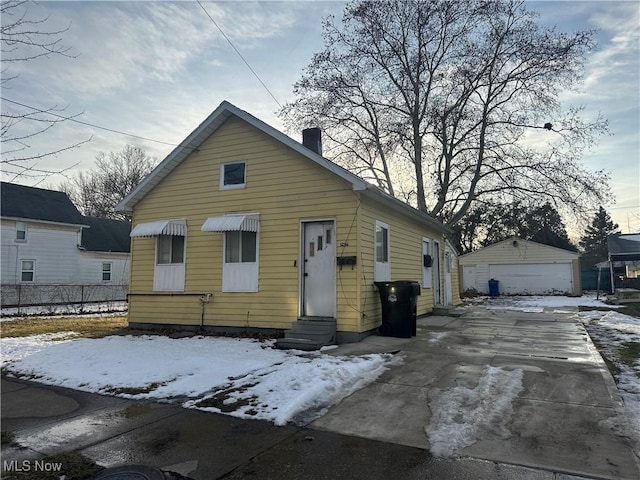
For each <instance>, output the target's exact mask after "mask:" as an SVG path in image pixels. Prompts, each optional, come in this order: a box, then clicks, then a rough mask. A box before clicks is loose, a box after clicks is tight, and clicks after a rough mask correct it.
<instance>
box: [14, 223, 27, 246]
mask: <svg viewBox="0 0 640 480" xmlns="http://www.w3.org/2000/svg"><path fill="white" fill-rule="evenodd" d="M26 241H27V222H16V242H26Z"/></svg>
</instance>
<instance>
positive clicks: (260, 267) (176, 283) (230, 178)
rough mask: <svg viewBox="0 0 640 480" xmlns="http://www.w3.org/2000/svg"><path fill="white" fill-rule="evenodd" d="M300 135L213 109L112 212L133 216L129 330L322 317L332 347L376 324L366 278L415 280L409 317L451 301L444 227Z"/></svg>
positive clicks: (454, 291) (451, 254)
mask: <svg viewBox="0 0 640 480" xmlns="http://www.w3.org/2000/svg"><path fill="white" fill-rule="evenodd" d="M305 135H306V137H305V139H304V140H303V143H304V145H303V144H301V143H298V142H296V141H294V140H293V139H291V138H290V137H288V136H286V135H284V134H283V133H281V132H280V131H278V130H276V129H274V128H273V127H270V126H269V125H267V124H265V123H264V122H262V121H261V120H259V119H257V118H255V117H254V116H252V115H250V114H249V113H247V112H245V111H243V110H240V109H239V108H237V107H235V106H234V105H231V104H230V103H228V102H223V103H222V104H221V105H220V106H219V107H218V108H217V109H216V110H215V111H214V112H213V113H212V114H211V115H210V116H209V117H208V118H207V119H206V120H205V121H204V122H203V123H202V124H201V125H200V126H198V128H196V129H195V131H194V132H193V133H191V135H189V136H188V137H187V138H186V139H185V140H184V141H183V142H182V143H181V144H180V145H179V146H178V147H176V149H175V150H174V151H173V152H171V153H170V154H169V156H167V157H166V158H165V159H164V160H163V161H162V162H161V163H160V164H159V165H158V166H157V167H156V168H155V170H153V172H152V173H151V174H149V175H148V176H147V177H146V178H145V179H144V180H143V181H142V182H141V183H140V185H139V186H138V187H137V188H136V189H135V190H133V191H132V192H131V194H129V195H128V196H127V197H126V198H125V199H124V200H123V201H122V202H121V203H120V204H119V205H118V209H119V210H120V211H123V212H128V213H130V214H132V216H133V223H132V225H133V229H132V231H131V236H132V238H133V241H132V246H131V283H130V291H129V324H130V325H131V326H132V327H137V328H158V327H163V328H183V329H203V330H210V331H228V332H234V331H235V332H239V331H251V332H259V331H264V332H269V333H273V332H277V331H283V330H287V329H291V328H292V326H293V325H294V324H295V323H296V322H297V321H298V320H300V321H305V320H307V321H308V320H325V321H327V322H329V323H330V324H332V325H333V327H332V328H333V335H332V337H333V338H331V340H335V341H337V342H339V343H343V342H352V341H358V340H360V339H362V338H363V337H365V336H366V335H368V334H370V333H373V332H375V331H376V329H377V328H378V327H379V326H380V324H381V306H380V299H379V296H378V292H377V289H376V287H375V285H374V282H375V281H385V280H401V279H402V280H414V281H417V282H419V283H420V285H421V287H422V288H421V294H420V296H418V297H417V313H418V315H421V314H426V313H429V312H430V311H432V309H433V308H434V305H447V304H457V303H459V301H460V298H459V293H458V288H452V286H453V285H456V286H457V285H458V277H457V268H456V264H457V261H456V257H455V251H454V249H453V248H452V247H451V245H450V244H449V242H448V241H447V235H448V234H449V233H450V230H449V229H448V228H447V227H445V226H444V225H442V224H441V223H440V222H438V221H437V220H435V219H434V218H433V217H431V216H429V215H426V214H424V213H422V212H419V211H418V210H416V209H414V208H412V207H410V206H408V205H406V204H405V203H403V202H401V201H399V200H397V199H395V198H393V197H391V196H389V195H387V194H385V193H384V192H382V191H381V190H379V189H377V188H375V187H373V186H371V185H369V184H368V183H366V182H365V181H363V180H362V179H360V178H359V177H357V176H356V175H353V174H351V173H350V172H348V171H347V170H345V169H343V168H341V167H339V166H337V165H336V164H334V163H332V162H330V161H329V160H327V159H325V158H324V157H322V155H321V145H320V144H321V141H320V136H319V131H318V130H317V129H309V130H306V131H305ZM305 145H307V146H305ZM427 255H428V256H430V257H431V258H428V257H426V256H427ZM326 342H327V340H326V339H325V340H324V342H322V343H326Z"/></svg>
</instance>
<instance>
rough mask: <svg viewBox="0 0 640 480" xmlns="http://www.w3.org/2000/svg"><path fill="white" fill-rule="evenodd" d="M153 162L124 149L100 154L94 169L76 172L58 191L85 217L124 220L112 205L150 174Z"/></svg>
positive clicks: (138, 151) (142, 153)
mask: <svg viewBox="0 0 640 480" xmlns="http://www.w3.org/2000/svg"><path fill="white" fill-rule="evenodd" d="M156 163H157V162H156V161H155V160H154V159H152V158H151V157H149V156H148V155H147V154H146V153H145V151H144V150H142V149H141V148H138V147H132V146H131V145H126V146H125V147H124V148H123V149H122V150H121V151H119V152H115V153H114V152H109V153H108V154H107V153H104V152H100V153H99V154H98V155H96V164H95V167H94V168H93V169H91V170H89V171H88V172H79V173H78V174H76V175H75V176H74V177H72V178H71V179H70V180H68V181H67V182H64V183H62V184H61V185H60V186H59V187H58V189H59V190H61V191H63V192H65V193H66V194H67V195H69V198H71V200H72V201H73V203H75V205H76V207H78V209H79V210H80V211H81V212H82V213H83V214H84V215H87V216H90V217H103V218H115V219H125V218H127V217H126V215H122V214H119V213H117V212H116V211H115V207H116V205H118V203H120V201H121V200H122V199H123V198H124V197H125V196H126V195H127V194H128V193H129V192H131V190H133V189H134V188H135V187H136V186H137V185H138V184H139V183H140V182H141V181H142V179H144V177H145V176H147V175H148V174H149V172H151V170H153V167H154V166H155V164H156Z"/></svg>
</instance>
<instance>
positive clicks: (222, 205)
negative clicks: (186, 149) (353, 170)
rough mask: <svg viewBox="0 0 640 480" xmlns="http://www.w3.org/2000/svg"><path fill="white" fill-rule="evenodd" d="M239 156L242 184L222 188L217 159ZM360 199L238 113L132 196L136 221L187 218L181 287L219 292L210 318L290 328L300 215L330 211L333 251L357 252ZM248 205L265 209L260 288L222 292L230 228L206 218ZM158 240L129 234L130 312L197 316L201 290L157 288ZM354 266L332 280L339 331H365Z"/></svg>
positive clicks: (143, 317)
mask: <svg viewBox="0 0 640 480" xmlns="http://www.w3.org/2000/svg"><path fill="white" fill-rule="evenodd" d="M235 160H243V161H246V188H243V189H238V190H220V189H219V184H220V164H222V163H228V162H232V161H235ZM356 206H357V196H356V194H355V193H354V192H353V191H352V190H351V185H350V184H349V183H347V182H345V181H343V180H341V179H339V178H337V177H336V176H335V175H333V174H331V173H330V172H329V171H327V170H326V169H324V168H322V167H320V166H318V165H316V164H315V163H313V162H311V161H310V160H308V159H306V158H304V157H302V156H301V155H299V154H297V153H295V152H294V151H292V150H290V149H288V148H287V147H286V146H284V145H282V144H281V143H279V142H277V141H276V140H274V139H272V138H271V137H269V136H268V135H266V134H264V133H262V132H260V131H259V130H257V129H255V128H253V127H251V126H250V125H248V124H246V123H245V122H243V121H242V120H240V119H237V118H235V117H232V118H231V119H230V120H228V121H227V122H226V123H225V124H224V125H222V126H221V127H220V128H219V129H218V130H217V131H216V133H215V134H214V135H212V136H211V137H210V138H209V139H207V140H205V141H204V143H203V144H202V145H201V146H200V148H199V149H198V150H197V151H195V152H194V153H192V154H191V155H190V156H189V157H187V158H186V159H185V160H184V161H183V162H182V163H181V164H180V165H179V166H178V167H176V169H175V170H174V171H173V172H172V173H171V174H170V175H168V176H167V177H166V178H165V179H164V180H163V181H162V182H161V183H160V184H159V185H158V186H156V187H155V188H154V189H153V190H151V191H150V192H149V193H148V194H147V195H146V196H145V197H144V198H143V199H142V200H141V201H140V202H139V203H138V204H137V205H136V206H135V209H134V225H135V224H137V223H140V222H150V221H154V220H159V219H170V218H186V220H187V239H186V241H187V249H186V258H185V261H186V275H185V289H184V291H185V294H202V293H213V297H212V298H211V302H210V303H208V304H206V305H205V314H204V325H218V326H236V327H245V326H248V327H258V328H260V327H262V328H289V327H290V326H291V323H292V322H294V321H295V320H296V318H297V316H298V305H299V303H298V302H299V292H298V290H299V267H300V265H299V262H300V259H299V241H300V222H301V220H304V219H313V218H323V219H334V220H335V222H336V235H335V238H334V241H335V242H336V247H337V254H339V255H340V254H343V255H356V244H357V242H356V239H355V228H354V229H353V230H352V232H351V237H352V238H350V239H347V233H348V232H349V227H350V226H351V224H352V222H353V219H354V215H355V214H356ZM251 212H255V213H259V214H260V231H259V234H258V235H259V242H258V245H259V246H258V255H259V281H258V288H259V291H258V292H255V293H235V292H234V293H223V292H222V291H221V290H222V262H223V238H224V234H222V233H211V232H202V231H201V230H200V227H201V226H202V224H203V223H204V221H205V220H206V219H207V217H212V216H220V215H224V214H229V213H251ZM347 240H348V241H347ZM341 242H347V243H349V246H348V247H345V248H344V250H343V249H342V248H341V247H340V243H341ZM154 248H155V239H153V238H136V239H134V240H133V249H134V252H135V253H134V254H133V256H132V257H133V262H132V274H131V292H132V294H133V295H132V297H131V298H132V301H131V306H130V317H129V318H130V321H131V322H150V323H165V324H181V325H196V324H198V323H199V320H200V301H199V297H198V295H182V296H180V295H178V294H176V295H156V294H154V292H153V291H152V290H153V273H154V272H153V271H154V258H155V256H154ZM294 263H295V266H294ZM357 272H358V270H353V271H352V270H351V267H346V268H343V270H342V271H341V272H340V277H339V278H338V279H337V281H336V283H337V285H336V290H337V292H336V295H337V319H338V330H341V331H359V315H358V312H357V311H356V310H354V309H353V308H351V307H350V306H349V304H348V302H347V301H346V299H345V296H344V295H343V293H342V291H343V288H344V291H345V292H347V294H348V295H353V290H354V286H353V283H354V280H355V278H357ZM340 278H341V279H342V286H341V284H340ZM355 288H357V287H355ZM140 294H145V295H140ZM353 298H357V296H354V297H353Z"/></svg>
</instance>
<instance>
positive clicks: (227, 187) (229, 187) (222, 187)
mask: <svg viewBox="0 0 640 480" xmlns="http://www.w3.org/2000/svg"><path fill="white" fill-rule="evenodd" d="M235 163H242V164H244V182H243V183H238V184H237V185H225V184H224V167H225V166H226V165H233V164H235ZM246 186H247V161H246V160H234V161H233V162H225V163H221V164H220V190H240V189H242V188H245V187H246Z"/></svg>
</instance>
